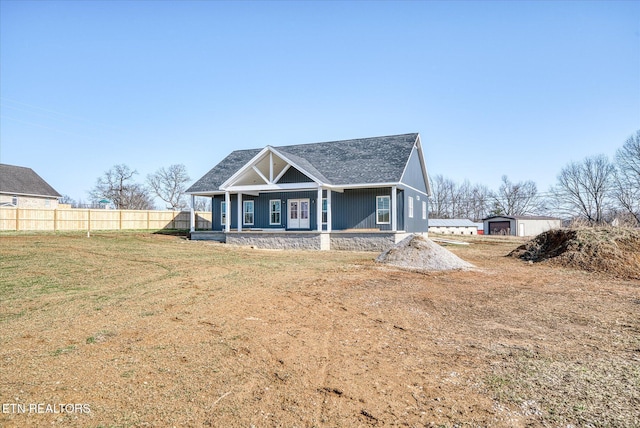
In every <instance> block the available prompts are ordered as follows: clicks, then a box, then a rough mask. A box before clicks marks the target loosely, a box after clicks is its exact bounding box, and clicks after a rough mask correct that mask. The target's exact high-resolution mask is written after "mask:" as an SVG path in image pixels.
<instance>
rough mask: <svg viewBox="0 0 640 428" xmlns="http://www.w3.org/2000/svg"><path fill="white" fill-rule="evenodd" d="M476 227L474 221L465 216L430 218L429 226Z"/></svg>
mask: <svg viewBox="0 0 640 428" xmlns="http://www.w3.org/2000/svg"><path fill="white" fill-rule="evenodd" d="M432 226H433V227H476V228H477V225H476V223H474V222H472V221H471V220H469V219H467V218H430V219H429V227H432Z"/></svg>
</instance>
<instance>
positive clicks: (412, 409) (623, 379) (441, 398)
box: [0, 234, 640, 427]
mask: <svg viewBox="0 0 640 428" xmlns="http://www.w3.org/2000/svg"><path fill="white" fill-rule="evenodd" d="M521 243H522V242H521V241H514V240H509V239H488V238H484V239H483V238H477V239H474V240H472V245H469V246H466V247H457V246H449V247H447V248H448V249H450V250H452V251H453V252H455V253H456V254H457V255H458V256H460V257H461V258H462V259H464V260H466V261H468V262H470V263H472V264H474V265H475V266H476V267H477V268H478V270H474V271H456V272H437V273H416V272H407V271H403V270H397V269H394V268H391V267H388V266H381V265H379V264H375V263H374V261H373V260H374V259H375V257H376V255H377V254H373V253H349V252H304V251H267V250H257V249H249V248H233V247H229V246H225V245H219V244H218V245H213V244H207V243H202V242H189V241H185V240H184V239H181V238H179V237H171V236H161V235H149V234H102V235H93V236H92V237H91V238H90V239H87V238H86V237H84V236H82V235H3V236H0V297H1V301H0V328H1V330H0V332H1V334H0V370H1V373H2V376H1V377H0V404H4V405H5V406H3V409H2V410H3V412H2V413H0V425H1V426H7V427H12V426H19V427H22V426H43V425H54V426H55V425H60V426H153V427H155V426H214V427H228V426H257V427H263V426H274V427H278V426H283V427H292V426H298V427H313V426H332V427H340V426H344V427H352V426H411V427H414V426H415V427H418V426H448V427H453V426H465V427H467V426H468V427H485V426H492V427H544V426H554V427H555V426H562V427H566V426H570V425H573V426H594V427H595V426H615V427H632V426H638V415H639V414H640V364H639V363H640V317H639V316H638V314H639V313H640V281H637V280H617V279H612V278H610V277H605V276H602V275H599V274H597V273H589V272H583V271H577V270H571V269H567V268H562V267H558V266H553V265H549V264H528V263H526V262H523V261H521V260H517V259H513V258H509V257H504V256H505V255H506V254H507V253H509V252H510V251H511V250H513V249H514V248H516V247H517V246H518V245H519V244H521ZM20 403H22V404H25V405H26V406H28V405H29V404H32V403H41V404H44V405H46V404H55V403H86V404H88V405H89V407H90V413H86V412H77V411H75V412H73V413H46V412H45V413H40V414H38V413H35V412H32V413H29V412H28V411H27V412H26V413H20V412H16V411H15V409H16V407H15V406H14V407H11V405H16V404H20ZM7 404H8V405H9V407H7V406H6V405H7ZM12 409H13V410H12ZM27 410H28V408H27Z"/></svg>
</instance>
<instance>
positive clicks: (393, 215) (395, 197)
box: [390, 186, 398, 232]
mask: <svg viewBox="0 0 640 428" xmlns="http://www.w3.org/2000/svg"><path fill="white" fill-rule="evenodd" d="M397 204H398V195H397V192H396V186H392V187H391V213H390V214H391V230H392V231H393V232H396V231H397V230H398V219H396V216H397V214H398V209H397V208H396V206H397Z"/></svg>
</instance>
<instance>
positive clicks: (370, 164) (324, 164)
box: [187, 133, 418, 193]
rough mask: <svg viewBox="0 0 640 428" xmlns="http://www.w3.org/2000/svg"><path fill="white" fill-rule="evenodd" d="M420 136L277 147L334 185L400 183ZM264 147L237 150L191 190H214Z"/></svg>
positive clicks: (404, 135)
mask: <svg viewBox="0 0 640 428" xmlns="http://www.w3.org/2000/svg"><path fill="white" fill-rule="evenodd" d="M417 139H418V134H417V133H412V134H402V135H390V136H386V137H373V138H359V139H354V140H344V141H331V142H326V143H312V144H298V145H291V146H278V147H275V146H274V147H273V149H274V150H276V151H277V152H279V153H281V154H282V155H283V156H285V157H287V158H288V159H289V160H291V161H292V162H294V163H295V164H297V166H299V167H300V168H301V169H303V170H304V171H303V172H305V171H306V172H307V173H309V174H312V175H314V176H315V178H317V179H319V180H321V181H322V182H324V183H326V184H330V185H336V186H341V185H345V186H348V185H352V184H367V183H397V182H400V179H401V178H402V173H403V172H404V169H405V166H406V165H407V162H408V160H409V156H411V152H412V150H413V146H414V144H415V143H416V140H417ZM261 150H262V149H251V150H236V151H234V152H233V153H231V154H230V155H229V156H227V157H226V158H224V159H223V160H222V161H221V162H220V163H219V164H218V165H216V166H215V167H213V169H211V170H210V171H209V172H207V173H206V174H205V175H204V176H203V177H202V178H200V179H199V180H198V181H196V182H195V183H194V184H193V185H192V186H191V187H190V188H189V189H187V193H196V192H211V191H216V190H219V188H220V185H221V184H222V183H224V182H225V181H226V180H227V179H229V177H231V176H232V175H233V174H234V173H236V172H237V171H238V170H239V169H240V168H242V167H243V166H244V165H245V164H246V163H247V162H249V161H250V160H251V159H252V158H253V157H254V156H255V155H257V154H258V153H260V151H261Z"/></svg>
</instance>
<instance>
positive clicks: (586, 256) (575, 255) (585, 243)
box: [508, 227, 640, 279]
mask: <svg viewBox="0 0 640 428" xmlns="http://www.w3.org/2000/svg"><path fill="white" fill-rule="evenodd" d="M508 255H509V256H511V257H518V258H521V259H523V260H530V261H533V262H542V261H548V262H550V263H555V264H558V265H561V266H567V267H572V268H576V269H582V270H586V271H589V272H603V273H606V274H609V275H613V276H615V277H618V278H627V279H640V230H638V229H629V228H613V227H605V228H580V229H554V230H550V231H547V232H544V233H541V234H540V235H538V236H536V237H535V238H534V239H532V240H531V241H529V242H527V243H525V244H523V245H521V246H519V247H518V248H516V249H515V250H513V251H512V252H510V253H509V254H508Z"/></svg>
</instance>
